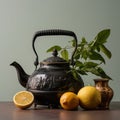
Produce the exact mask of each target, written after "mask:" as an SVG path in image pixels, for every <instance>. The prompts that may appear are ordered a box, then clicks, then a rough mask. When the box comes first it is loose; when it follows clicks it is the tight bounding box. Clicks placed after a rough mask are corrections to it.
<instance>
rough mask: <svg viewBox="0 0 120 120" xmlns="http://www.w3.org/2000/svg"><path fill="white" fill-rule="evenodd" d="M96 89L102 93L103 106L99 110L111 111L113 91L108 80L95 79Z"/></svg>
mask: <svg viewBox="0 0 120 120" xmlns="http://www.w3.org/2000/svg"><path fill="white" fill-rule="evenodd" d="M94 82H95V87H96V89H98V90H99V91H100V93H101V104H100V105H99V107H98V109H109V105H110V102H111V100H112V98H113V94H114V92H113V90H112V88H111V87H110V86H109V84H108V82H109V80H108V79H104V78H100V79H94Z"/></svg>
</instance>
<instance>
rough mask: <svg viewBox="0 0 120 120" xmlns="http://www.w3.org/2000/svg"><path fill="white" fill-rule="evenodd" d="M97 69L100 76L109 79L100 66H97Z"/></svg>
mask: <svg viewBox="0 0 120 120" xmlns="http://www.w3.org/2000/svg"><path fill="white" fill-rule="evenodd" d="M97 71H98V72H99V74H100V75H99V76H101V77H102V78H108V79H111V77H109V76H108V75H107V74H106V73H105V72H104V70H103V69H102V68H101V67H98V69H97Z"/></svg>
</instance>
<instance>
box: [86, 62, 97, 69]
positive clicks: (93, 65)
mask: <svg viewBox="0 0 120 120" xmlns="http://www.w3.org/2000/svg"><path fill="white" fill-rule="evenodd" d="M84 66H85V67H87V68H92V67H93V68H94V67H96V66H98V64H97V63H94V62H85V63H84Z"/></svg>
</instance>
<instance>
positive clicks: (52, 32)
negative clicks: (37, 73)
mask: <svg viewBox="0 0 120 120" xmlns="http://www.w3.org/2000/svg"><path fill="white" fill-rule="evenodd" d="M52 35H66V36H71V37H73V38H74V40H75V49H74V51H73V53H72V56H71V65H74V61H73V57H74V55H75V52H76V50H77V36H76V35H75V33H74V32H72V31H68V30H61V29H51V30H42V31H37V32H36V33H35V34H34V36H33V41H32V48H33V51H34V53H35V55H36V60H35V62H34V65H35V67H36V68H37V65H38V64H39V62H38V61H39V59H38V54H37V52H36V50H35V40H36V38H37V37H40V36H52Z"/></svg>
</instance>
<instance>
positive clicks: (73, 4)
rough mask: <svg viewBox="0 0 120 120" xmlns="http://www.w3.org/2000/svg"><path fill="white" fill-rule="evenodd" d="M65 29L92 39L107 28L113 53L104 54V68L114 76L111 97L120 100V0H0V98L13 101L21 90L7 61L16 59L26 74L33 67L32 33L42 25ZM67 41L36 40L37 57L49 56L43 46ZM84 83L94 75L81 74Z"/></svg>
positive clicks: (42, 26)
mask: <svg viewBox="0 0 120 120" xmlns="http://www.w3.org/2000/svg"><path fill="white" fill-rule="evenodd" d="M52 28H60V29H68V30H71V31H74V32H75V33H76V35H77V37H78V39H79V40H81V38H82V37H86V39H87V40H92V39H93V38H94V37H95V35H96V34H97V33H98V32H99V31H100V30H102V29H105V28H110V29H111V35H110V37H109V39H108V43H107V46H108V48H109V49H110V50H111V52H112V54H113V56H112V59H111V60H108V59H107V58H106V61H107V63H106V65H105V66H103V67H104V69H105V71H106V72H107V73H108V74H109V75H110V76H111V77H112V78H113V81H110V86H111V87H112V88H113V90H114V98H113V101H119V100H120V76H119V75H120V70H119V68H120V64H119V62H120V52H119V51H120V50H119V49H120V47H119V46H120V38H119V36H120V0H0V101H12V97H13V95H14V94H15V93H16V92H18V91H20V90H24V89H25V88H23V87H22V86H21V85H20V84H19V83H18V80H17V74H16V71H15V69H14V68H13V67H10V66H9V64H10V63H11V62H13V61H14V60H16V61H18V62H19V63H20V64H21V65H22V66H23V68H24V69H25V71H26V72H27V73H28V74H31V73H32V72H33V71H34V65H33V62H34V60H35V55H34V53H33V51H32V37H33V34H34V33H35V32H36V31H38V30H42V29H52ZM66 43H67V42H66V41H64V40H63V41H62V40H58V41H56V40H54V41H53V40H52V38H50V39H47V40H43V41H42V40H38V41H37V42H36V47H37V50H38V51H39V56H40V61H42V60H43V59H45V58H46V57H47V56H50V55H48V54H47V53H46V49H47V48H48V47H50V46H51V45H55V44H61V45H64V44H66ZM82 77H83V79H84V82H85V85H88V84H90V85H94V83H93V79H94V78H96V76H93V75H91V74H90V75H88V76H86V77H85V76H82Z"/></svg>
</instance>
